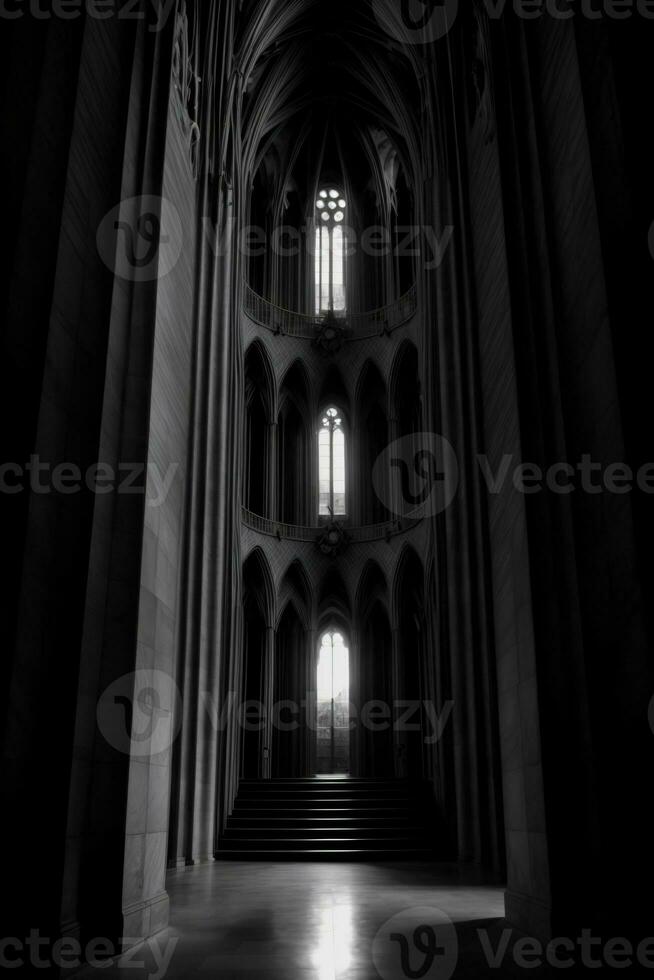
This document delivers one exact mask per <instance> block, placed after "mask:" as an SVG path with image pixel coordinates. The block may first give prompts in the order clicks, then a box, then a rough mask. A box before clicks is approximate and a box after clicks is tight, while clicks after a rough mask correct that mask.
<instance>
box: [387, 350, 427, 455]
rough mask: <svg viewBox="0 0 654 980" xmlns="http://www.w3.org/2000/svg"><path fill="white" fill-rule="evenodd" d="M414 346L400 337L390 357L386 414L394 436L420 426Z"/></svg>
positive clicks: (418, 385)
mask: <svg viewBox="0 0 654 980" xmlns="http://www.w3.org/2000/svg"><path fill="white" fill-rule="evenodd" d="M419 364H420V361H419V357H418V350H417V348H416V346H415V344H414V343H413V342H412V341H410V340H404V341H402V343H401V344H400V347H399V349H398V351H397V353H396V355H395V358H394V360H393V366H392V368H391V373H390V384H389V394H390V400H389V404H390V415H391V418H392V419H393V420H394V423H395V426H396V434H397V436H399V437H401V436H406V435H410V434H411V433H414V432H419V431H420V429H421V427H422V407H421V390H422V385H421V377H420V367H419Z"/></svg>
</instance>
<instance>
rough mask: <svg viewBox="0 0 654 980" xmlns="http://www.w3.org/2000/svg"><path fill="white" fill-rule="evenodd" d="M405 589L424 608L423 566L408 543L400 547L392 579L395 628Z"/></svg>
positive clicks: (416, 553) (404, 596)
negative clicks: (408, 590)
mask: <svg viewBox="0 0 654 980" xmlns="http://www.w3.org/2000/svg"><path fill="white" fill-rule="evenodd" d="M407 589H410V594H411V595H412V596H413V597H414V598H415V599H416V600H418V601H419V603H420V605H421V607H423V608H424V595H425V574H424V566H423V563H422V560H421V558H420V556H419V555H418V552H417V551H416V550H415V548H414V547H413V545H411V544H409V543H408V542H406V543H405V544H404V545H403V546H402V550H401V552H400V555H399V557H398V559H397V563H396V565H395V575H394V577H393V594H392V610H393V622H394V624H395V626H397V625H398V623H399V619H400V614H401V608H402V601H403V598H406V591H407Z"/></svg>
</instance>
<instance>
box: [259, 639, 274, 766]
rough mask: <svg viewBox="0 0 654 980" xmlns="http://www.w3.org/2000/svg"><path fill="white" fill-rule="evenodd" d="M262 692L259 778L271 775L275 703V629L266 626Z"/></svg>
mask: <svg viewBox="0 0 654 980" xmlns="http://www.w3.org/2000/svg"><path fill="white" fill-rule="evenodd" d="M262 693H263V699H262V700H263V705H264V716H265V726H264V729H263V731H262V733H261V762H260V765H261V778H262V779H270V778H271V776H272V753H273V721H274V718H273V708H274V703H275V629H274V627H273V626H266V632H265V638H264V649H263V678H262Z"/></svg>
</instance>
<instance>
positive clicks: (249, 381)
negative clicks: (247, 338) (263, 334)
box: [244, 338, 277, 422]
mask: <svg viewBox="0 0 654 980" xmlns="http://www.w3.org/2000/svg"><path fill="white" fill-rule="evenodd" d="M244 364H245V368H244V376H245V401H246V404H247V402H248V401H249V399H250V398H251V397H252V396H253V394H254V393H255V391H256V392H259V394H260V397H261V399H262V401H263V404H264V407H265V409H266V415H267V418H268V422H272V421H273V419H274V417H275V408H276V392H277V382H276V380H275V370H274V368H273V365H272V362H271V360H270V355H269V354H268V351H267V350H266V347H265V345H264V344H263V343H262V341H261V340H259V338H256V339H255V340H253V341H252V343H251V344H250V345H249V346H248V348H247V350H246V351H245V360H244Z"/></svg>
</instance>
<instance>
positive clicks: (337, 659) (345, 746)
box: [315, 629, 350, 776]
mask: <svg viewBox="0 0 654 980" xmlns="http://www.w3.org/2000/svg"><path fill="white" fill-rule="evenodd" d="M315 738H316V775H330V776H332V775H333V776H336V775H339V776H344V775H347V774H348V773H349V772H350V651H349V647H348V645H347V641H346V639H345V636H344V635H343V633H342V632H340V631H339V630H337V629H333V630H327V632H325V633H323V634H322V636H321V637H320V644H319V647H318V661H317V665H316V725H315Z"/></svg>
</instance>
